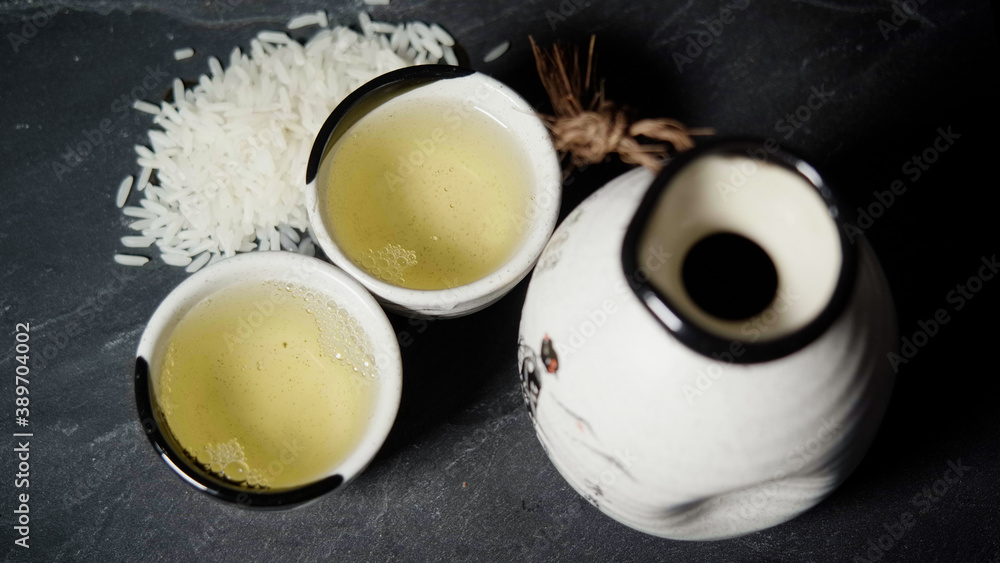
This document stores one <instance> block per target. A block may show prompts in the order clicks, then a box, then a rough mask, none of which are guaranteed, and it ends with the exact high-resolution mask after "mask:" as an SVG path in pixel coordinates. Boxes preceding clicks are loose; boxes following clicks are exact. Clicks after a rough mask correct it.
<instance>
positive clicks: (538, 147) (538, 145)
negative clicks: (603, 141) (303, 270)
mask: <svg viewBox="0 0 1000 563" xmlns="http://www.w3.org/2000/svg"><path fill="white" fill-rule="evenodd" d="M421 100H424V101H427V102H428V103H433V104H440V103H441V102H442V101H444V102H447V103H449V104H453V107H455V108H456V109H457V110H461V109H463V108H464V109H466V110H469V111H480V112H483V113H485V114H487V115H489V116H491V117H492V118H493V119H494V120H496V121H497V122H498V123H500V124H501V125H502V126H503V127H504V128H505V129H506V130H507V132H508V133H509V134H510V135H511V137H512V139H513V140H514V141H515V144H516V145H518V146H519V147H520V148H521V150H522V151H523V153H524V156H525V162H524V166H525V167H526V168H527V170H528V172H529V174H530V176H531V178H532V182H531V184H530V185H529V186H528V190H527V191H528V193H529V195H530V198H531V200H530V201H529V203H528V204H527V205H526V206H525V210H526V211H525V217H523V218H522V219H523V220H522V221H521V222H520V223H519V224H520V225H521V226H522V228H523V231H524V234H523V240H522V241H521V244H520V246H519V247H518V248H517V250H516V251H515V252H514V254H513V256H511V257H510V258H509V259H508V260H507V261H506V262H505V263H504V264H503V265H501V266H500V268H499V269H497V270H496V271H495V272H493V273H492V274H490V275H488V276H486V277H485V278H482V279H480V280H476V281H474V282H472V283H469V284H465V285H461V286H458V287H454V288H451V289H443V290H434V291H430V290H416V289H407V288H403V287H398V286H395V285H392V284H389V283H387V282H385V281H383V280H381V279H379V278H377V277H375V276H372V275H371V274H369V273H368V272H366V271H365V270H363V269H361V268H360V267H358V266H357V265H355V264H354V263H353V262H352V261H351V260H350V259H348V258H347V256H345V255H344V253H343V252H341V251H340V248H339V247H338V246H337V244H336V243H335V242H334V240H333V237H332V236H331V235H330V229H328V228H327V227H326V225H325V223H324V220H325V219H324V215H325V214H324V213H321V211H320V210H321V209H322V208H323V207H324V206H323V201H322V199H323V198H322V197H321V195H320V193H319V192H320V190H322V189H325V179H326V178H328V177H329V175H330V171H329V163H330V161H331V160H332V159H329V158H325V159H323V162H322V163H321V165H320V168H319V171H318V173H317V175H316V179H315V180H314V181H313V182H311V183H310V184H309V185H308V186H307V188H306V208H307V210H308V213H309V221H310V223H311V224H312V232H313V233H314V236H315V238H316V240H317V241H318V242H319V245H320V247H322V248H323V251H324V252H325V253H326V254H327V256H329V257H330V260H332V261H333V263H334V264H336V265H337V266H340V267H341V268H343V269H344V271H346V272H347V273H349V274H350V275H351V276H353V277H354V278H355V279H357V280H358V281H360V282H361V283H362V285H364V286H365V287H366V288H367V289H368V290H369V291H370V292H371V293H372V294H373V295H374V296H375V297H376V298H377V299H378V300H379V302H380V303H382V305H383V306H385V308H386V309H389V310H392V311H395V312H399V313H404V314H412V315H416V316H424V317H459V316H463V315H468V314H470V313H474V312H476V311H478V310H480V309H483V308H485V307H487V306H489V305H491V304H493V303H494V302H496V301H497V300H499V299H500V298H501V297H503V296H504V295H506V294H507V293H508V292H509V291H510V290H511V289H513V288H514V286H515V285H517V283H518V282H520V281H521V280H522V279H524V277H525V276H526V275H528V272H530V271H531V268H532V266H534V265H535V262H536V260H537V259H538V255H539V254H540V253H541V251H542V248H543V247H544V246H545V243H546V242H547V241H548V238H549V235H551V234H552V230H553V229H554V228H555V225H556V219H557V218H558V216H559V204H560V199H561V195H562V183H561V172H560V169H559V161H558V158H557V157H556V152H555V148H554V147H553V146H552V141H551V139H550V137H549V132H548V130H547V129H546V128H545V125H544V124H543V123H542V121H541V120H540V119H539V118H538V117H537V116H536V115H535V112H534V110H533V109H532V108H531V106H530V105H529V104H528V103H527V102H526V101H525V100H524V99H523V98H521V97H520V96H519V95H518V94H517V93H516V92H514V91H513V90H511V89H510V88H509V87H507V86H506V85H504V84H502V83H501V82H499V81H497V80H495V79H493V78H490V77H489V76H486V75H484V74H480V73H473V74H470V75H468V76H464V77H461V78H449V79H444V80H438V81H436V82H432V83H430V84H427V85H425V86H420V87H418V88H415V89H413V90H410V91H407V92H406V93H404V94H401V95H399V96H396V97H394V98H392V99H390V100H389V101H387V102H385V103H384V104H382V106H379V108H385V107H388V106H390V105H397V104H404V103H408V102H413V101H421Z"/></svg>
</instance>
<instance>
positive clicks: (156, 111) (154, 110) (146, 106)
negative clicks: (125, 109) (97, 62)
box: [132, 100, 160, 156]
mask: <svg viewBox="0 0 1000 563" xmlns="http://www.w3.org/2000/svg"><path fill="white" fill-rule="evenodd" d="M132 109H137V110H139V111H141V112H145V113H151V114H153V115H160V108H159V107H157V106H156V105H155V104H151V103H149V102H144V101H142V100H136V101H134V102H132ZM143 148H145V147H143ZM149 156H153V155H152V154H150V155H149Z"/></svg>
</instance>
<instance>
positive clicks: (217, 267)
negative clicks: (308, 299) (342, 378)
mask: <svg viewBox="0 0 1000 563" xmlns="http://www.w3.org/2000/svg"><path fill="white" fill-rule="evenodd" d="M268 281H276V282H279V283H287V284H296V285H298V286H304V287H306V288H309V289H311V290H312V291H314V292H316V293H317V294H318V295H321V296H323V298H325V299H326V300H333V301H334V302H336V303H337V305H338V306H339V307H341V308H342V309H344V310H346V311H347V312H348V313H349V314H350V315H351V316H352V317H353V318H354V319H355V320H356V321H357V323H358V325H359V326H360V328H361V329H362V331H363V332H364V333H365V334H366V335H367V336H368V338H369V341H370V344H371V346H372V349H371V354H372V356H373V357H374V359H375V365H376V366H377V369H376V374H375V381H374V383H375V391H374V393H373V395H374V398H373V406H372V409H371V413H370V418H369V420H368V423H367V425H366V426H365V429H364V431H363V433H362V435H361V438H360V440H358V443H357V444H356V445H355V446H354V448H353V449H352V450H351V451H350V453H349V454H348V455H347V457H346V458H344V459H343V460H342V461H341V462H340V463H338V464H337V466H336V467H334V468H332V469H330V470H329V472H328V475H326V476H325V477H322V478H321V479H319V480H317V481H315V482H313V483H310V484H307V485H304V486H301V487H297V488H292V489H280V490H277V491H274V492H268V491H266V490H262V489H260V488H248V487H246V486H242V485H241V484H238V483H234V482H232V481H228V480H226V479H223V478H220V477H218V476H217V475H215V474H213V473H211V472H209V471H207V470H206V469H205V468H204V467H202V466H201V465H200V464H199V463H197V462H196V461H194V460H192V459H191V458H190V457H188V456H187V455H186V454H185V453H184V451H183V448H182V447H181V446H180V445H179V444H178V443H177V441H176V439H175V438H174V437H173V436H172V435H171V432H170V429H169V427H168V426H166V424H165V423H164V420H163V417H162V413H161V412H160V409H159V407H158V406H157V402H156V396H155V388H156V382H157V380H158V378H159V376H160V373H159V366H160V364H161V360H162V358H163V356H164V354H165V350H166V347H167V343H168V342H169V338H170V335H171V333H172V331H173V329H174V328H175V327H176V326H177V325H178V323H179V322H180V321H181V319H182V318H183V317H184V316H185V314H186V313H188V312H189V311H190V310H191V309H192V307H194V306H195V305H197V304H198V303H200V302H202V301H204V300H205V299H209V298H211V297H212V296H213V295H218V294H219V293H221V292H224V291H225V290H226V288H227V287H230V286H232V285H234V284H241V283H248V282H249V283H253V282H260V283H264V282H268ZM134 383H135V401H136V408H137V410H138V415H139V420H140V422H141V423H142V427H143V430H144V431H145V433H146V437H147V438H148V439H149V442H150V444H151V445H152V446H153V449H154V450H155V451H156V454H157V455H158V456H159V457H160V458H161V459H162V460H163V462H164V463H165V464H166V465H167V466H168V467H169V468H170V469H171V470H172V471H173V472H174V473H175V474H177V475H178V476H179V477H180V478H181V479H182V480H184V481H185V482H186V483H187V484H189V485H190V486H192V487H194V488H195V489H197V490H198V491H201V492H203V493H205V494H207V495H210V496H212V497H214V498H216V499H219V500H222V501H226V502H231V503H235V504H238V505H240V506H243V507H246V508H251V509H264V510H272V509H285V508H292V507H296V506H300V505H303V504H305V503H308V502H310V501H314V500H316V499H318V498H319V497H321V496H322V495H324V494H326V493H329V492H331V491H333V490H335V489H338V488H340V487H342V486H343V485H345V484H346V483H347V482H349V481H350V480H351V479H352V478H354V477H355V476H357V475H358V474H359V473H361V471H363V470H364V468H365V467H367V465H368V463H369V462H371V460H372V459H373V458H374V457H375V454H376V453H377V452H378V450H379V448H380V447H381V446H382V443H383V442H384V441H385V438H386V436H388V434H389V430H390V429H391V428H392V424H393V421H394V420H395V418H396V412H397V410H398V408H399V402H400V397H401V393H402V361H401V359H400V354H399V345H398V343H397V341H396V334H395V332H394V331H393V329H392V325H390V324H389V320H388V319H387V318H386V316H385V313H384V312H383V311H382V309H381V308H380V307H379V305H378V303H377V302H376V301H375V299H373V298H372V296H371V295H370V294H369V293H368V292H367V291H366V290H365V289H364V288H363V287H362V286H361V285H360V284H359V283H357V281H355V280H354V279H353V278H351V277H350V276H348V275H347V274H345V273H344V272H343V271H341V270H339V269H337V268H336V267H334V266H332V265H330V264H329V263H327V262H324V261H322V260H319V259H316V258H312V257H308V256H303V255H300V254H295V253H291V252H252V253H246V254H239V255H237V256H234V257H232V258H227V259H225V260H222V261H220V262H218V263H216V264H213V265H211V266H208V267H206V268H203V269H202V270H200V271H198V272H196V273H195V274H193V275H191V276H190V277H189V278H187V279H186V280H184V281H183V282H181V284H180V285H178V286H177V287H176V288H175V289H174V290H173V291H171V292H170V294H169V295H167V297H166V298H165V299H164V300H163V302H162V303H160V305H159V307H157V309H156V311H155V312H154V313H153V316H152V318H150V320H149V323H148V324H147V325H146V329H145V331H144V332H143V333H142V337H141V338H140V340H139V347H138V350H137V352H136V362H135V371H134Z"/></svg>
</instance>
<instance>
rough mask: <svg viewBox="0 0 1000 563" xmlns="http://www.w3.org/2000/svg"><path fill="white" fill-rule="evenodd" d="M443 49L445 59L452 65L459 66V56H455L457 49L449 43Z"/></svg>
mask: <svg viewBox="0 0 1000 563" xmlns="http://www.w3.org/2000/svg"><path fill="white" fill-rule="evenodd" d="M442 50H443V51H444V61H445V62H446V63H448V64H450V65H451V66H458V57H456V56H455V50H454V49H452V48H451V47H449V46H447V45H445V46H444V47H442Z"/></svg>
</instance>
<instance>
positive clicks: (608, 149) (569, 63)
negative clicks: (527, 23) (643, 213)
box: [528, 35, 712, 172]
mask: <svg viewBox="0 0 1000 563" xmlns="http://www.w3.org/2000/svg"><path fill="white" fill-rule="evenodd" d="M528 39H529V40H530V41H531V50H532V52H533V53H534V55H535V65H536V67H537V68H538V77H539V78H540V79H541V81H542V86H544V87H545V91H546V92H547V93H548V95H549V99H550V100H551V101H552V109H553V111H554V113H555V115H542V116H541V118H542V119H543V120H544V121H545V123H546V125H548V127H549V130H550V131H551V132H552V139H553V142H554V143H555V147H556V150H558V151H559V152H560V153H562V154H563V155H568V156H569V157H570V160H571V162H572V164H573V165H574V166H586V165H588V164H596V163H598V162H602V161H603V160H604V159H605V158H607V156H608V155H609V154H611V153H616V154H618V156H619V157H621V159H622V162H625V163H627V164H638V165H640V166H644V167H646V168H648V169H650V170H652V171H654V172H657V171H659V170H660V168H661V167H662V166H663V164H664V163H665V162H666V161H667V160H668V159H669V156H670V152H669V148H668V146H667V145H665V144H656V145H653V144H641V143H640V142H639V141H638V140H637V137H645V138H647V139H652V140H654V141H663V142H665V143H667V144H668V145H669V146H670V147H673V149H674V150H675V151H678V152H681V151H685V150H688V149H690V148H692V147H693V146H694V141H693V140H692V139H691V136H692V135H711V134H712V130H711V129H688V128H687V127H685V126H684V124H683V123H681V122H679V121H677V120H674V119H666V118H664V119H642V120H639V121H634V122H633V121H631V120H630V119H629V115H628V111H627V110H626V109H625V108H623V107H621V106H619V105H617V104H615V103H614V102H612V101H610V100H607V99H605V98H604V84H603V82H602V83H601V85H600V87H598V88H594V83H593V80H594V46H595V43H596V41H597V37H596V36H594V35H591V36H590V45H589V46H588V49H587V68H586V71H585V74H584V75H583V76H582V77H581V73H580V57H579V50H578V49H577V48H576V47H574V48H573V50H572V52H571V53H566V52H565V51H564V49H563V47H561V46H560V45H553V46H552V47H551V49H550V50H548V51H544V50H542V49H540V48H539V47H538V44H536V43H535V39H534V38H533V37H530V36H529V38H528ZM585 99H587V100H588V101H587V104H586V105H584V101H583V100H585Z"/></svg>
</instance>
